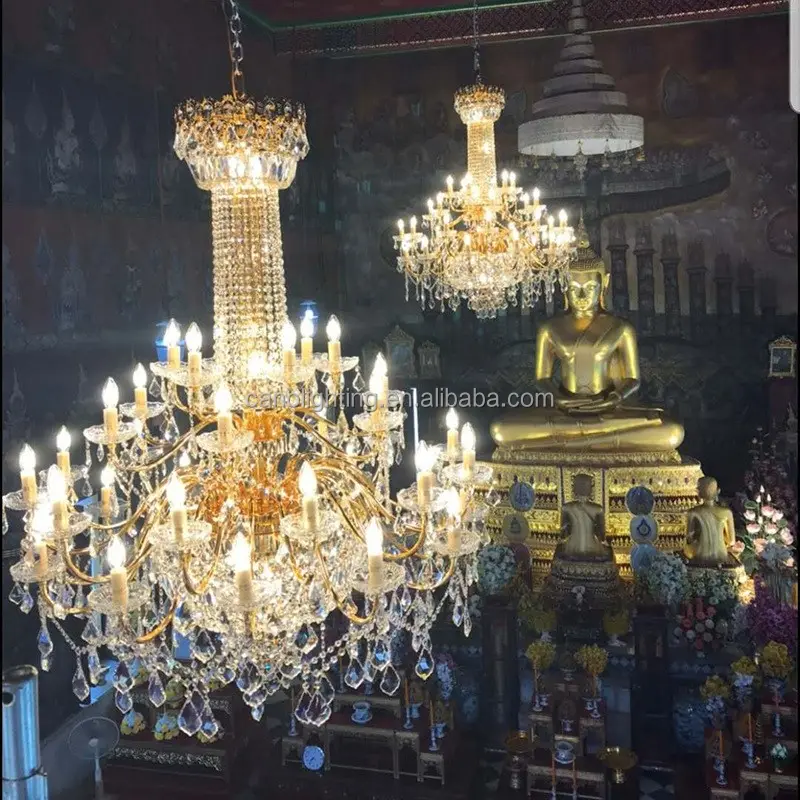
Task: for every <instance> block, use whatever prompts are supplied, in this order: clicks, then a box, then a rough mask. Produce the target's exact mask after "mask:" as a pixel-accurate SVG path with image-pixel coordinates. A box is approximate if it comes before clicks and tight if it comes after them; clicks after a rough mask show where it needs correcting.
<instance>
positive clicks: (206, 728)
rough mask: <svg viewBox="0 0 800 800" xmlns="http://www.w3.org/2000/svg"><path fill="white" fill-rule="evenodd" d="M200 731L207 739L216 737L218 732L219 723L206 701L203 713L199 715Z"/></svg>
mask: <svg viewBox="0 0 800 800" xmlns="http://www.w3.org/2000/svg"><path fill="white" fill-rule="evenodd" d="M200 730H201V731H202V732H203V733H204V734H205V735H206V736H208V737H209V738H212V737H214V736H216V735H217V733H218V732H219V723H218V722H217V720H216V718H215V717H214V712H213V711H212V710H211V706H210V705H209V703H208V701H207V700H206V702H205V704H204V705H203V713H202V714H201V715H200Z"/></svg>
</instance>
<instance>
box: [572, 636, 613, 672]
mask: <svg viewBox="0 0 800 800" xmlns="http://www.w3.org/2000/svg"><path fill="white" fill-rule="evenodd" d="M575 662H576V663H577V664H578V666H580V667H581V668H582V669H583V670H585V671H586V672H588V673H589V675H591V676H592V677H593V678H598V677H599V676H600V675H602V674H603V673H604V672H605V670H606V667H607V666H608V653H607V652H606V651H605V650H604V649H603V648H602V647H598V646H597V645H596V644H587V645H584V646H583V647H581V648H580V649H579V650H578V651H577V652H576V653H575Z"/></svg>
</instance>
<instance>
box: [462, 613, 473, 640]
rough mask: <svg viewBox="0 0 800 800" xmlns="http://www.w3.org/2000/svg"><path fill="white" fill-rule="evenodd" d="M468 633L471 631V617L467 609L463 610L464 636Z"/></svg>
mask: <svg viewBox="0 0 800 800" xmlns="http://www.w3.org/2000/svg"><path fill="white" fill-rule="evenodd" d="M470 633H472V617H471V616H470V613H469V609H467V610H465V611H464V636H469V635H470Z"/></svg>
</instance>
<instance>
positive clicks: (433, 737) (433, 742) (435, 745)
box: [428, 725, 439, 753]
mask: <svg viewBox="0 0 800 800" xmlns="http://www.w3.org/2000/svg"><path fill="white" fill-rule="evenodd" d="M438 749H439V742H438V741H437V739H436V728H435V727H434V726H433V725H431V742H430V744H429V745H428V750H430V751H431V752H432V753H435V752H436V751H437V750H438Z"/></svg>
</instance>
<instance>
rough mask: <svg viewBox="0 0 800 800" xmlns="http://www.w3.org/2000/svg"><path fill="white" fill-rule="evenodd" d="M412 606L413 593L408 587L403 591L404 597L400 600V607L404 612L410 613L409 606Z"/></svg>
mask: <svg viewBox="0 0 800 800" xmlns="http://www.w3.org/2000/svg"><path fill="white" fill-rule="evenodd" d="M410 605H411V592H409V591H408V586H406V587H405V589H403V595H402V597H401V598H400V607H401V608H402V609H403V611H408V608H409V606H410Z"/></svg>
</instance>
